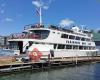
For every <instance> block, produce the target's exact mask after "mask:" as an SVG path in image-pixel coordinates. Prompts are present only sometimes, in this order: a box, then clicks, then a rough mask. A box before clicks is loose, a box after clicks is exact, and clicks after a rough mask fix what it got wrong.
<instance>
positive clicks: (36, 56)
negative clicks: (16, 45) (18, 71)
mask: <svg viewBox="0 0 100 80" xmlns="http://www.w3.org/2000/svg"><path fill="white" fill-rule="evenodd" d="M41 56H42V53H41V52H40V51H39V50H38V49H37V48H34V49H33V50H32V51H31V52H30V53H29V57H30V59H31V60H34V61H35V62H38V61H39V59H40V58H41Z"/></svg>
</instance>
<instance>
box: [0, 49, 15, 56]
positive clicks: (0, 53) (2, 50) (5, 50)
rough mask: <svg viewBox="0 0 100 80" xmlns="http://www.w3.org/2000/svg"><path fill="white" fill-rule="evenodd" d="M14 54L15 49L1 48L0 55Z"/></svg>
mask: <svg viewBox="0 0 100 80" xmlns="http://www.w3.org/2000/svg"><path fill="white" fill-rule="evenodd" d="M12 55H14V51H13V50H9V49H0V56H12Z"/></svg>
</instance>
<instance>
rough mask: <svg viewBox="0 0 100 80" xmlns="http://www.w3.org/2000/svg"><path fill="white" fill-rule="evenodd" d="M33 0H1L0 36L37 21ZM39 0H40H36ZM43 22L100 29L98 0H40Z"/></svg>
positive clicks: (17, 30)
mask: <svg viewBox="0 0 100 80" xmlns="http://www.w3.org/2000/svg"><path fill="white" fill-rule="evenodd" d="M34 1H36V0H0V35H4V36H6V35H10V34H12V33H20V32H22V31H23V28H24V26H25V25H28V24H35V23H39V15H38V14H37V12H36V9H37V7H38V5H39V4H35V3H34ZM37 1H39V0H37ZM41 3H43V4H42V20H43V24H45V25H49V24H54V25H62V26H70V25H71V24H75V25H79V26H85V27H87V28H89V29H94V30H97V29H100V0H41Z"/></svg>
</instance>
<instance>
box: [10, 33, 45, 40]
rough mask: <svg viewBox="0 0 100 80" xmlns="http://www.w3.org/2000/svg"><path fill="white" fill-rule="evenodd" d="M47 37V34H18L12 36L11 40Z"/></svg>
mask: <svg viewBox="0 0 100 80" xmlns="http://www.w3.org/2000/svg"><path fill="white" fill-rule="evenodd" d="M46 37H47V34H40V33H32V34H23V33H17V34H12V35H10V37H9V38H10V39H44V38H46Z"/></svg>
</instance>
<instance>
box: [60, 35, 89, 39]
mask: <svg viewBox="0 0 100 80" xmlns="http://www.w3.org/2000/svg"><path fill="white" fill-rule="evenodd" d="M61 38H66V39H75V40H81V41H91V40H90V39H88V38H83V37H78V36H73V35H67V34H62V35H61Z"/></svg>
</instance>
